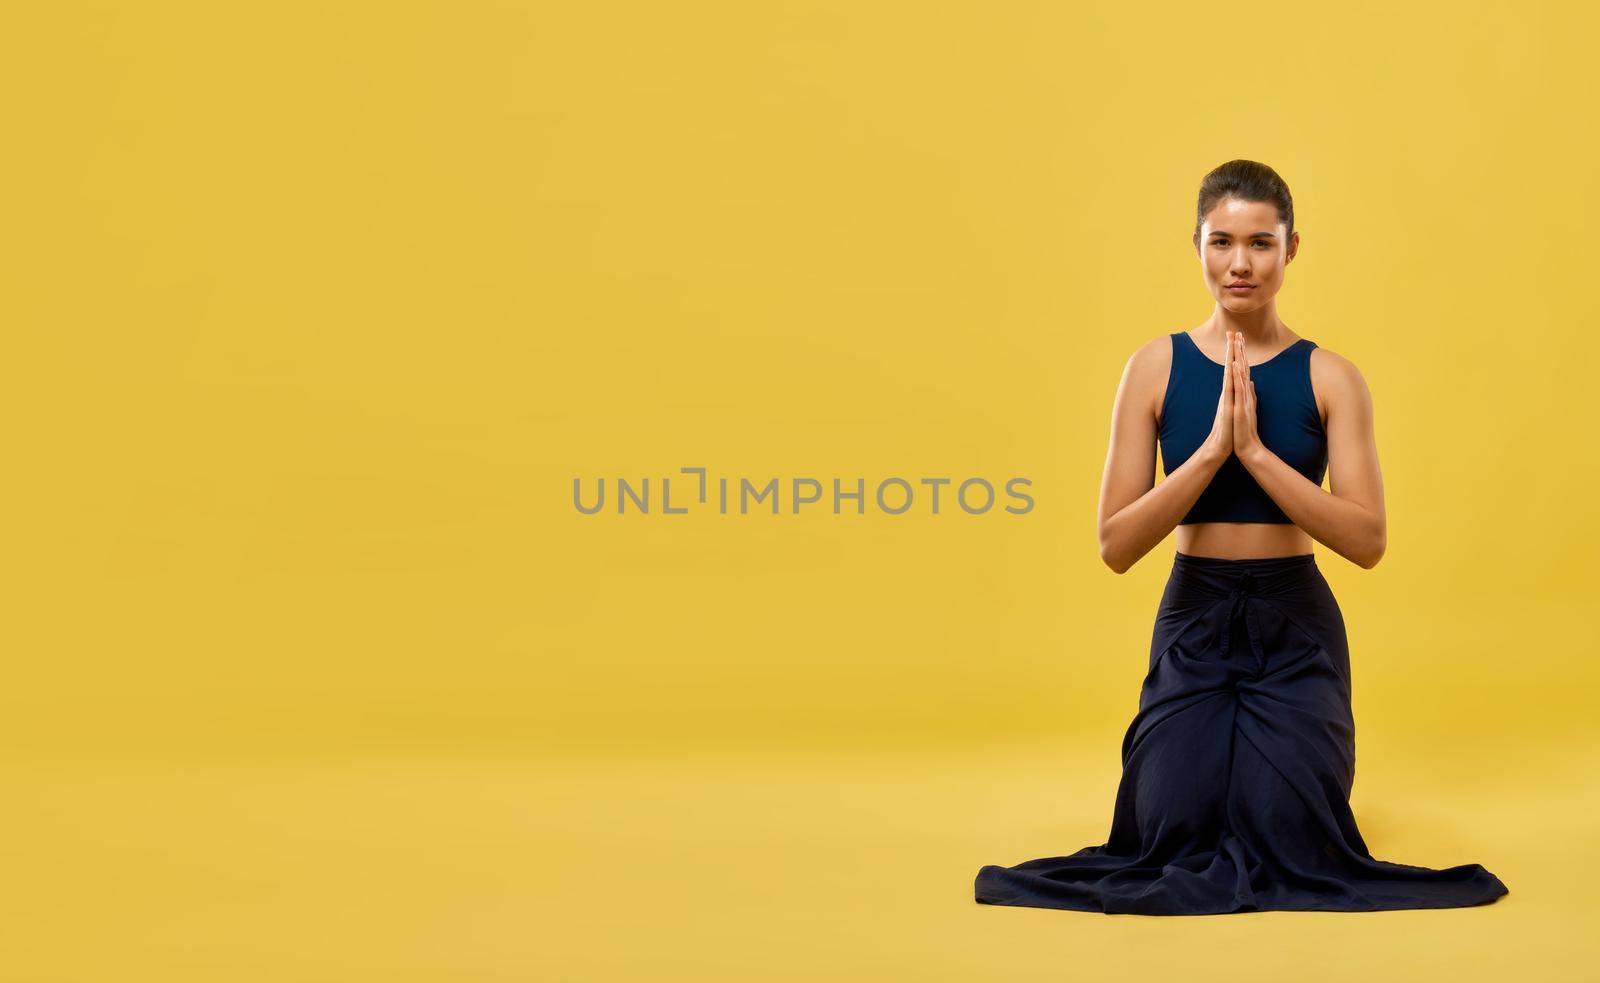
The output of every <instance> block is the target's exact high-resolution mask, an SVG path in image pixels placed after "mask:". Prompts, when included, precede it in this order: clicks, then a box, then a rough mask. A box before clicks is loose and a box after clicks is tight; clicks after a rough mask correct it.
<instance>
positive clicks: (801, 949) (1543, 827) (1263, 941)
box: [0, 747, 1600, 983]
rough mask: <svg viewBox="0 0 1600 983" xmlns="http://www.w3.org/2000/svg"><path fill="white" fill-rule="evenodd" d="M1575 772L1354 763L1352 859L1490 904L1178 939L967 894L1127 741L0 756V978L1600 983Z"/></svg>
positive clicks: (1488, 761) (1034, 840)
mask: <svg viewBox="0 0 1600 983" xmlns="http://www.w3.org/2000/svg"><path fill="white" fill-rule="evenodd" d="M1580 750H1581V751H1582V752H1583V753H1578V752H1579V751H1580ZM1593 752H1594V749H1593V748H1582V749H1572V748H1567V749H1561V750H1557V749H1554V748H1547V749H1546V750H1544V751H1543V752H1532V751H1529V750H1527V749H1517V750H1511V749H1501V750H1500V751H1497V752H1484V751H1474V752H1472V753H1470V754H1463V753H1449V752H1446V751H1444V750H1441V751H1439V753H1438V754H1437V756H1435V757H1432V758H1430V759H1428V760H1421V759H1408V760H1389V759H1387V758H1386V757H1384V756H1383V755H1381V754H1379V753H1376V752H1372V753H1367V754H1366V755H1365V757H1366V758H1369V759H1370V760H1363V761H1361V762H1360V763H1359V764H1358V777H1357V792H1356V795H1355V796H1354V799H1353V801H1354V805H1355V807H1356V814H1357V818H1358V821H1359V822H1360V823H1361V825H1362V829H1363V832H1364V833H1365V835H1366V837H1367V840H1368V845H1369V847H1370V848H1371V849H1372V852H1373V854H1374V855H1375V856H1377V857H1379V858H1380V859H1389V860H1397V861H1400V862H1405V863H1417V864H1426V865H1429V866H1445V865H1449V864H1454V863H1463V862H1481V863H1483V864H1484V865H1485V866H1487V867H1489V868H1490V869H1491V870H1493V871H1494V872H1495V873H1496V874H1498V875H1499V876H1500V877H1501V879H1502V880H1504V881H1505V882H1506V884H1507V885H1508V886H1509V887H1510V888H1511V894H1510V895H1508V896H1507V897H1505V898H1502V899H1501V900H1500V901H1499V902H1497V903H1496V904H1493V905H1489V906H1484V907H1479V908H1467V909H1447V910H1435V911H1399V912H1370V913H1369V912H1361V913H1312V912H1259V913H1250V914H1241V915H1224V916H1209V917H1186V918H1149V917H1139V916H1106V915H1099V914H1090V913H1083V912H1064V911H1052V910H1042V909H1025V908H1008V907H992V906H987V905H978V904H975V903H974V902H973V901H972V895H971V888H972V876H973V874H974V873H975V872H976V871H977V869H978V867H979V866H981V865H982V864H985V863H1004V864H1010V863H1016V862H1018V861H1021V860H1024V859H1029V858H1032V857H1035V856H1042V855H1047V854H1054V853H1066V852H1071V851H1073V850H1076V849H1077V848H1079V847H1081V846H1087V845H1091V844H1096V843H1100V842H1102V841H1103V840H1104V834H1105V832H1106V828H1107V825H1108V823H1109V819H1110V808H1111V802H1112V794H1113V792H1114V789H1115V783H1116V779H1117V761H1116V754H1117V752H1116V749H1115V748H1114V747H1097V748H1062V747H1047V748H1031V749H1026V750H1014V751H1011V752H1007V753H1001V752H998V751H982V752H980V751H973V752H970V753H967V754H964V755H961V756H959V757H953V756H951V755H949V754H947V753H944V752H938V753H935V752H932V751H929V752H927V753H913V752H907V753H904V754H888V753H878V754H856V755H849V754H845V755H837V756H826V757H825V756H821V755H818V756H812V757H806V756H800V755H796V754H794V753H783V754H778V753H761V754H757V753H754V752H750V753H746V754H743V755H740V756H729V755H716V756H712V755H698V756H690V755H686V754H677V755H674V756H670V757H662V758H659V759H637V758H636V759H633V760H630V759H629V758H627V757H626V756H622V755H615V754H612V755H603V756H591V757H583V756H577V755H573V756H567V757H562V758H537V757H531V756H520V755H518V754H515V753H510V752H503V751H502V752H493V751H482V750H471V749H468V748H464V747H463V748H456V749H452V750H450V751H449V752H448V753H447V752H444V751H441V752H438V753H434V754H429V753H426V752H395V753H392V754H383V753H380V752H374V753H372V754H367V755H358V754H348V755H343V756H338V755H329V756H326V757H321V758H314V759H313V758H301V759H299V760H295V759H287V758H286V759H280V760H272V759H268V758H260V757H257V758H244V757H238V758H231V759H229V758H221V757H218V758H211V759H206V758H203V757H199V756H196V757H193V758H191V759H189V760H176V759H169V760H152V759H149V758H146V759H142V760H141V759H137V758H131V757H130V758H126V759H121V760H113V759H111V758H109V757H102V758H98V759H91V758H88V757H82V756H79V757H76V758H58V759H51V760H45V759H42V758H36V759H32V760H28V761H18V760H12V761H10V762H9V763H8V765H7V766H6V768H5V770H4V780H5V785H6V789H7V796H6V799H7V806H6V809H5V820H4V829H5V836H4V838H3V844H4V846H3V849H4V851H5V856H4V871H5V874H4V878H3V883H4V892H3V896H4V898H5V902H4V909H3V912H0V925H3V927H0V933H3V935H0V938H3V946H0V949H3V951H4V953H5V955H4V961H5V963H6V965H7V967H8V968H7V969H6V971H5V972H4V973H3V974H0V975H3V976H4V978H5V979H7V980H12V981H17V983H24V981H25V983H50V981H58V980H59V981H68V980H71V981H87V980H104V981H116V983H124V981H131V980H160V981H164V983H179V981H187V980H206V981H223V980H226V981H230V983H231V981H244V980H276V981H289V980H295V981H298V980H327V981H339V983H354V981H359V980H382V981H386V983H397V981H409V980H429V981H468V980H539V981H547V980H548V981H557V980H584V981H588V980H613V979H618V980H621V979H628V980H679V979H682V980H821V979H827V980H879V981H881V980H908V981H927V980H1076V979H1084V980H1100V979H1116V980H1130V979H1131V980H1145V979H1150V980H1159V979H1183V980H1185V981H1196V983H1198V981H1205V980H1219V981H1221V980H1228V981H1238V980H1258V979H1259V980H1269V979H1270V980H1294V981H1313V980H1324V979H1326V980H1343V981H1364V980H1387V979H1396V980H1399V979H1405V980H1423V979H1451V980H1480V979H1481V980H1504V979H1511V978H1513V977H1516V978H1527V979H1532V980H1540V981H1554V980H1594V979H1596V978H1597V976H1600V970H1597V969H1596V968H1595V967H1596V966H1597V965H1600V961H1597V959H1596V957H1597V956H1600V948H1597V947H1596V945H1595V943H1594V941H1593V940H1592V939H1591V938H1589V937H1586V936H1585V931H1586V930H1592V929H1593V928H1594V926H1595V924H1596V923H1597V919H1596V916H1597V914H1600V905H1597V903H1596V898H1597V897H1600V892H1597V891H1596V889H1595V887H1594V883H1595V881H1594V878H1595V870H1596V867H1595V861H1596V859H1597V853H1600V851H1597V849H1596V847H1597V844H1600V836H1597V833H1596V829H1595V823H1594V815H1595V806H1596V804H1597V802H1600V795H1597V792H1600V780H1597V770H1596V767H1595V765H1594V762H1595V760H1596V757H1595V754H1594V753H1593Z"/></svg>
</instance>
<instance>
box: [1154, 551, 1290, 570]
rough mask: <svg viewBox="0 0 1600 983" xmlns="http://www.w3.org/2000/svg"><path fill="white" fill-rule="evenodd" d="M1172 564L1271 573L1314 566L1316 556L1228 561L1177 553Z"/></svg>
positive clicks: (1198, 568) (1206, 568)
mask: <svg viewBox="0 0 1600 983" xmlns="http://www.w3.org/2000/svg"><path fill="white" fill-rule="evenodd" d="M1173 562H1174V563H1175V564H1176V565H1177V566H1180V567H1190V568H1193V569H1196V570H1224V571H1225V570H1250V571H1253V572H1255V573H1272V572H1274V571H1277V570H1289V569H1292V568H1294V567H1304V566H1315V565H1316V562H1317V556H1316V554H1315V553H1296V554H1295V555H1293V556H1259V557H1248V558H1245V559H1241V560H1229V559H1225V558H1223V557H1220V556H1194V555H1192V554H1190V553H1182V552H1179V553H1175V554H1174V560H1173Z"/></svg>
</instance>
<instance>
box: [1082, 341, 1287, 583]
mask: <svg viewBox="0 0 1600 983" xmlns="http://www.w3.org/2000/svg"><path fill="white" fill-rule="evenodd" d="M1171 358H1172V347H1171V341H1170V340H1169V339H1167V338H1156V339H1154V340H1153V341H1150V342H1147V343H1146V344H1145V345H1143V346H1142V347H1141V348H1140V349H1139V350H1138V351H1136V352H1134V353H1133V355H1132V356H1131V357H1130V358H1129V359H1128V364H1127V365H1126V366H1125V367H1124V368H1123V370H1122V381H1121V382H1120V383H1118V385H1117V396H1116V400H1115V402H1114V403H1113V405H1112V408H1111V446H1110V448H1109V449H1108V450H1107V451H1106V467H1105V473H1104V475H1103V476H1102V477H1101V480H1100V508H1099V515H1098V517H1097V519H1096V521H1097V524H1098V526H1099V538H1100V559H1101V560H1103V561H1105V564H1106V566H1108V567H1110V568H1111V569H1112V570H1113V571H1115V572H1116V573H1125V572H1127V570H1128V569H1129V568H1130V567H1132V566H1133V565H1134V564H1135V563H1137V562H1138V561H1139V558H1140V557H1142V556H1144V555H1145V554H1146V553H1148V552H1150V551H1151V550H1152V549H1154V548H1155V547H1156V546H1157V545H1159V544H1160V543H1161V541H1162V540H1163V539H1166V538H1167V534H1168V533H1170V532H1172V530H1173V529H1174V528H1176V527H1177V525H1178V520H1179V519H1182V518H1183V517H1184V515H1186V514H1187V513H1188V511H1189V509H1190V508H1191V507H1192V506H1193V505H1194V503H1195V501H1196V500H1197V499H1199V497H1200V493H1201V492H1203V491H1205V489H1206V486H1207V485H1209V484H1210V483H1211V477H1212V476H1213V475H1215V474H1216V473H1217V469H1218V468H1220V467H1222V462H1223V461H1225V460H1227V458H1228V454H1229V453H1231V451H1230V450H1227V449H1222V448H1221V447H1220V445H1219V444H1218V443H1216V442H1215V441H1213V440H1207V441H1206V442H1205V444H1203V445H1202V446H1201V447H1200V449H1199V450H1197V451H1195V452H1194V454H1192V455H1190V457H1189V459H1188V460H1186V461H1184V462H1183V464H1182V465H1181V466H1180V467H1179V468H1178V469H1177V470H1176V471H1173V472H1172V473H1171V474H1169V475H1167V476H1166V478H1165V479H1164V480H1163V481H1162V482H1161V483H1160V484H1159V485H1157V484H1156V481H1155V475H1156V397H1157V394H1158V393H1160V392H1161V391H1162V390H1163V384H1164V380H1165V379H1166V378H1167V374H1168V372H1169V370H1170V369H1171V367H1172V361H1171ZM1224 382H1225V383H1226V382H1227V380H1226V379H1224ZM1223 388H1224V389H1225V390H1226V391H1225V392H1224V393H1223V399H1224V400H1228V399H1229V398H1230V397H1231V396H1232V392H1233V387H1232V386H1231V385H1224V387H1223ZM1230 405H1231V404H1230ZM1219 410H1220V404H1219ZM1224 419H1225V418H1224ZM1301 480H1302V481H1304V480H1305V479H1303V478H1302V479H1301Z"/></svg>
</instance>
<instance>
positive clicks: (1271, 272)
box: [1200, 198, 1300, 314]
mask: <svg viewBox="0 0 1600 983" xmlns="http://www.w3.org/2000/svg"><path fill="white" fill-rule="evenodd" d="M1286 231H1287V230H1286V229H1285V228H1284V224H1283V222H1281V221H1279V219H1278V209H1277V207H1276V206H1274V205H1273V204H1272V203H1270V202H1265V201H1240V200H1239V199H1237V198H1224V199H1222V200H1221V201H1219V202H1217V204H1216V207H1214V208H1212V209H1211V211H1210V212H1208V213H1206V217H1205V221H1204V222H1202V223H1201V224H1200V269H1201V270H1202V271H1203V272H1204V273H1205V278H1206V287H1207V288H1209V289H1210V291H1211V295H1212V296H1213V297H1215V298H1217V303H1218V304H1220V305H1221V306H1223V307H1225V308H1227V309H1228V310H1230V311H1235V312H1237V313H1241V314H1242V313H1244V312H1246V311H1253V310H1256V309H1258V308H1260V307H1264V306H1266V305H1267V304H1268V303H1270V302H1271V301H1272V298H1273V296H1274V295H1276V294H1277V292H1278V288H1280V287H1282V286H1283V270H1284V267H1286V266H1288V265H1289V261H1290V260H1292V259H1294V254H1295V251H1296V250H1297V249H1298V248H1299V245H1300V233H1298V232H1296V233H1295V234H1294V235H1293V236H1288V235H1285V233H1286ZM1235 283H1246V284H1250V285H1251V286H1250V287H1248V288H1238V289H1235V288H1233V287H1231V286H1230V284H1235Z"/></svg>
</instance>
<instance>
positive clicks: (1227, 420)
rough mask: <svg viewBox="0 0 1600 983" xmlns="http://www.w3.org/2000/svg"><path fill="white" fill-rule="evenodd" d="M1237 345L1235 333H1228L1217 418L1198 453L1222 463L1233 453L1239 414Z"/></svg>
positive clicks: (1212, 422) (1213, 421)
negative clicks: (1236, 420) (1235, 381)
mask: <svg viewBox="0 0 1600 983" xmlns="http://www.w3.org/2000/svg"><path fill="white" fill-rule="evenodd" d="M1236 347H1237V343H1236V342H1235V341H1234V340H1233V332H1232V331H1229V332H1228V353H1227V355H1226V356H1224V358H1225V361H1224V363H1223V366H1222V395H1221V396H1220V397H1218V399H1217V416H1216V419H1214V420H1212V421H1211V432H1210V433H1209V434H1207V435H1206V439H1205V443H1203V444H1201V445H1200V450H1199V452H1198V453H1201V454H1205V455H1206V456H1207V457H1209V458H1211V459H1212V460H1214V461H1216V462H1218V463H1221V462H1222V461H1226V460H1227V459H1228V455H1229V454H1232V453H1233V441H1234V432H1235V424H1234V422H1233V418H1234V416H1235V414H1236V413H1237V409H1236V407H1237V404H1238V399H1237V398H1235V396H1234V393H1236V392H1237V391H1238V390H1237V388H1236V387H1235V385H1234V381H1233V380H1234V376H1235V369H1234V364H1233V363H1234V357H1233V352H1234V349H1235V348H1236Z"/></svg>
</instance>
